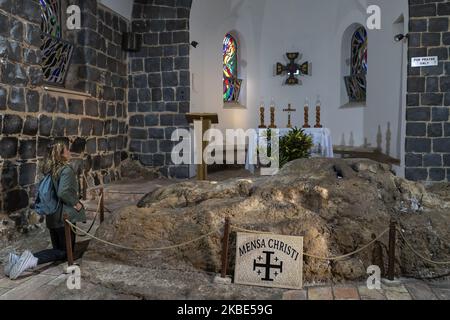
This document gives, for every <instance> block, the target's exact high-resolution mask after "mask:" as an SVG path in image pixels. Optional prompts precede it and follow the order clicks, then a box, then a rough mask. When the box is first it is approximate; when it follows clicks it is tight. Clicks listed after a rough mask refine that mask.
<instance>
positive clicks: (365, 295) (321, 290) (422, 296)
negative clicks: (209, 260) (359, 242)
mask: <svg viewBox="0 0 450 320" xmlns="http://www.w3.org/2000/svg"><path fill="white" fill-rule="evenodd" d="M249 176H250V175H249V174H248V173H247V172H245V171H241V170H239V171H230V172H218V173H214V174H212V175H211V176H210V179H211V180H217V181H221V180H225V179H227V178H231V177H249ZM176 182H177V181H175V180H167V179H160V180H153V181H134V182H132V183H131V182H126V181H123V182H120V183H116V184H112V185H109V186H107V187H106V188H105V206H106V207H107V208H108V209H109V210H110V211H111V212H114V211H116V210H118V209H120V208H122V207H124V206H129V205H133V204H135V203H136V202H137V201H138V200H139V199H140V198H141V197H142V196H143V195H145V194H146V193H148V192H150V191H152V190H154V189H156V188H158V187H162V186H166V185H169V184H173V183H176ZM96 204H97V202H96V200H93V199H91V200H88V201H87V202H86V205H87V207H88V209H90V210H91V214H90V215H89V216H90V219H91V221H92V219H93V217H94V213H93V212H92V211H95V208H96ZM107 214H110V213H107ZM91 221H88V223H87V224H86V225H85V226H82V227H83V228H84V229H87V228H88V227H89V225H90V222H91ZM96 227H98V221H97V222H96V224H95V225H94V228H93V231H94V232H95V229H96ZM78 241H80V244H81V242H83V241H86V239H83V238H79V239H78ZM48 246H49V241H48V234H47V231H46V230H45V228H38V229H36V230H34V231H32V232H31V233H30V234H28V235H26V236H24V237H23V239H21V240H20V241H19V242H16V243H12V244H11V245H10V246H8V247H7V248H2V249H0V261H3V260H4V259H5V257H6V255H7V253H8V252H9V251H10V250H12V249H16V250H17V251H19V252H20V251H22V250H24V249H30V250H33V251H35V250H41V249H45V248H46V247H48ZM77 263H79V264H81V265H82V259H81V260H79V261H77ZM66 267H67V264H60V265H48V266H43V267H41V268H40V269H39V270H36V271H33V272H30V273H28V274H25V275H24V276H23V277H21V278H20V279H19V280H16V281H11V280H9V279H8V278H6V277H5V276H4V275H3V271H0V300H46V299H52V300H53V299H139V297H136V296H133V295H127V294H124V293H121V292H115V291H114V290H112V291H111V290H109V289H105V288H104V287H103V286H102V285H101V284H94V283H90V282H87V283H85V282H83V283H84V284H83V285H84V290H83V292H84V293H86V292H88V294H83V295H81V294H77V292H76V290H75V291H70V290H69V289H67V287H66V281H67V277H68V276H67V275H66V274H65V268H66ZM230 286H235V285H234V284H231V285H230ZM233 289H235V290H236V289H237V290H239V288H233ZM248 289H249V288H246V290H248ZM250 289H251V288H250ZM274 297H275V299H282V300H450V279H441V280H433V281H431V280H414V279H401V280H399V281H398V283H396V284H390V285H388V284H383V285H382V288H381V290H369V289H368V288H367V286H366V285H365V284H364V283H347V284H342V285H341V284H340V285H324V286H307V287H305V288H304V290H298V291H287V290H286V291H284V290H283V291H281V294H279V295H278V294H277V295H276V296H274Z"/></svg>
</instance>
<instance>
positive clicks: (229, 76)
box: [223, 34, 242, 102]
mask: <svg viewBox="0 0 450 320" xmlns="http://www.w3.org/2000/svg"><path fill="white" fill-rule="evenodd" d="M241 84H242V80H240V79H238V44H237V41H236V39H235V38H234V37H233V36H232V35H231V34H227V35H226V36H225V39H224V40H223V101H224V102H238V101H239V94H240V90H241Z"/></svg>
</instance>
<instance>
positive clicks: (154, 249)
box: [66, 220, 222, 252]
mask: <svg viewBox="0 0 450 320" xmlns="http://www.w3.org/2000/svg"><path fill="white" fill-rule="evenodd" d="M66 223H67V224H68V225H70V227H71V228H72V231H73V230H77V231H79V232H81V233H83V234H85V235H86V236H87V237H89V238H91V239H93V240H96V241H99V242H102V243H104V244H106V245H109V246H112V247H116V248H119V249H124V250H130V251H149V252H150V251H165V250H171V249H176V248H181V247H185V246H187V245H189V244H191V243H195V242H198V241H200V240H203V239H205V238H208V237H210V236H211V235H213V234H214V233H216V232H219V231H220V230H221V229H222V228H218V229H216V230H214V231H211V232H209V233H207V234H205V235H203V236H200V237H198V238H196V239H193V240H190V241H186V242H183V243H180V244H177V245H173V246H167V247H161V248H146V249H144V248H142V249H141V248H131V247H127V246H122V245H120V244H115V243H112V242H109V241H106V240H103V239H100V238H98V237H96V236H93V235H91V234H89V233H87V232H86V231H84V230H82V229H80V228H78V227H77V226H75V225H74V224H72V223H71V222H70V221H69V220H66Z"/></svg>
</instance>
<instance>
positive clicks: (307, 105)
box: [303, 98, 311, 129]
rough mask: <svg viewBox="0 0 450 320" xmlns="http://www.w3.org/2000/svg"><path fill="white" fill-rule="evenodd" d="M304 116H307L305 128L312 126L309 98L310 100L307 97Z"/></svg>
mask: <svg viewBox="0 0 450 320" xmlns="http://www.w3.org/2000/svg"><path fill="white" fill-rule="evenodd" d="M304 117H305V124H304V125H303V128H305V129H307V128H311V126H310V125H309V100H308V98H306V100H305V113H304Z"/></svg>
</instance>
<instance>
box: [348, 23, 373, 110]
mask: <svg viewBox="0 0 450 320" xmlns="http://www.w3.org/2000/svg"><path fill="white" fill-rule="evenodd" d="M367 53H368V52H367V31H366V29H365V28H364V27H359V28H358V29H357V30H356V31H355V32H354V34H353V36H352V40H351V70H350V76H348V77H345V83H346V87H347V94H348V97H349V100H350V102H365V101H366V96H367V81H366V76H367V71H368V64H367V56H368V55H367Z"/></svg>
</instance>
